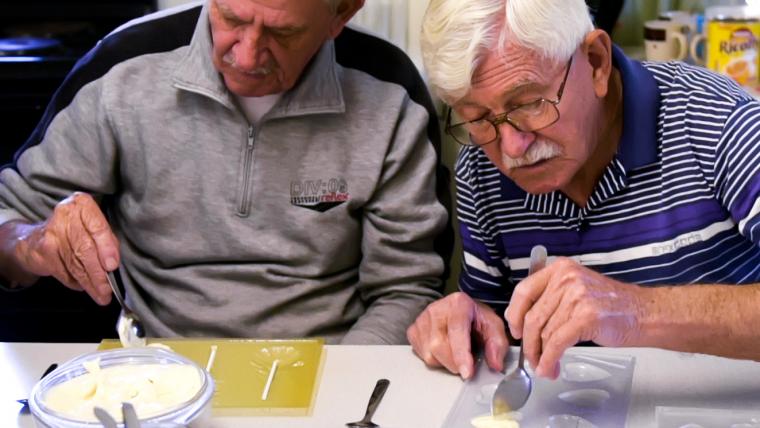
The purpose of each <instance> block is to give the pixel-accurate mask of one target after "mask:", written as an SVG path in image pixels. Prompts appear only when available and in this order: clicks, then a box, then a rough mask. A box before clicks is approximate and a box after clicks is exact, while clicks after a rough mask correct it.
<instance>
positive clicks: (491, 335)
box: [473, 305, 509, 371]
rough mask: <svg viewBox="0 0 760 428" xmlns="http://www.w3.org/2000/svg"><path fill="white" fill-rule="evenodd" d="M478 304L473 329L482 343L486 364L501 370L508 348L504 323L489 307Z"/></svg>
mask: <svg viewBox="0 0 760 428" xmlns="http://www.w3.org/2000/svg"><path fill="white" fill-rule="evenodd" d="M478 306H479V310H478V314H477V316H476V322H475V323H474V327H473V329H474V331H475V334H476V335H478V336H479V337H480V339H481V341H482V342H483V344H484V345H483V346H484V349H485V351H484V352H485V356H486V363H487V364H488V366H489V367H490V368H492V369H493V370H496V371H502V370H503V369H504V358H505V357H506V354H507V350H508V348H509V340H508V339H507V333H506V330H505V329H504V323H503V322H502V320H501V318H500V317H499V316H498V315H496V313H495V312H494V311H493V309H491V308H490V307H488V306H486V305H478Z"/></svg>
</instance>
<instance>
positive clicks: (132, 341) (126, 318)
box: [106, 270, 146, 348]
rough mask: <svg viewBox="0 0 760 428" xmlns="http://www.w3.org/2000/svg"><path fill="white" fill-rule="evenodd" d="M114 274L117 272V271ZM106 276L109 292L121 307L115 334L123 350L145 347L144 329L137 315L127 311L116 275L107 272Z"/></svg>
mask: <svg viewBox="0 0 760 428" xmlns="http://www.w3.org/2000/svg"><path fill="white" fill-rule="evenodd" d="M115 272H118V270H116V271H115ZM106 276H107V278H108V284H109V285H110V286H111V290H112V291H113V294H114V296H116V300H117V301H118V302H119V306H121V313H120V314H119V320H118V321H116V333H117V334H118V335H119V342H121V346H123V347H125V348H129V347H135V346H145V344H146V340H145V329H144V328H143V325H142V323H141V322H140V320H139V319H138V318H137V315H135V313H134V312H132V310H131V309H129V307H128V306H127V302H126V301H125V300H124V297H122V295H121V291H120V290H119V286H118V284H119V283H118V282H117V280H116V275H114V273H113V272H108V273H107V275H106Z"/></svg>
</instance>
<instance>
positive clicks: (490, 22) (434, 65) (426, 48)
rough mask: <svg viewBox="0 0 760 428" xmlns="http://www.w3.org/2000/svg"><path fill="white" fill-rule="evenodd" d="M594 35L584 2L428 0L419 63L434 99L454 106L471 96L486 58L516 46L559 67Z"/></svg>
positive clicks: (581, 0) (582, 0) (558, 0)
mask: <svg viewBox="0 0 760 428" xmlns="http://www.w3.org/2000/svg"><path fill="white" fill-rule="evenodd" d="M593 29H594V25H593V24H592V21H591V15H590V14H589V10H588V7H587V6H586V3H585V2H584V0H431V2H430V5H429V6H428V9H427V11H426V12H425V17H424V19H423V23H422V34H421V44H422V58H423V62H424V64H425V69H426V71H427V74H428V78H429V79H430V84H431V86H432V87H433V90H434V91H435V92H436V93H437V95H438V96H440V97H441V98H443V99H444V100H445V101H447V102H449V103H452V102H455V101H457V100H459V99H461V98H462V97H464V96H465V95H466V94H467V92H469V90H470V82H471V80H472V76H473V73H474V71H475V69H476V68H477V66H478V64H479V63H480V62H481V61H482V59H483V57H484V56H485V55H487V54H488V53H490V52H494V51H495V52H497V53H499V54H500V55H502V56H503V55H505V47H506V46H507V44H515V45H517V46H521V47H524V48H526V49H528V50H530V51H533V52H535V53H537V54H538V55H539V56H540V57H542V58H546V59H548V60H550V61H552V62H555V63H557V64H559V63H561V62H564V61H567V60H568V58H570V56H571V55H572V54H573V52H575V49H576V48H577V47H578V45H580V44H581V42H582V41H583V38H584V37H585V36H586V34H588V33H589V32H590V31H592V30H593Z"/></svg>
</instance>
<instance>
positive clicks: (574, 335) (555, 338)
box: [535, 322, 582, 378]
mask: <svg viewBox="0 0 760 428" xmlns="http://www.w3.org/2000/svg"><path fill="white" fill-rule="evenodd" d="M581 334H582V332H581V331H580V330H579V328H578V325H577V324H575V323H572V322H567V323H564V324H562V325H561V326H560V327H559V329H557V330H556V331H555V332H554V333H552V335H551V336H550V337H548V339H547V340H546V341H545V342H544V349H543V352H542V353H541V358H540V360H539V363H538V365H537V366H536V367H535V373H536V375H537V376H541V377H550V378H551V377H554V378H556V375H557V365H558V364H559V360H560V358H562V354H564V353H565V350H567V348H569V347H571V346H573V345H575V344H576V343H578V341H579V340H580V337H581Z"/></svg>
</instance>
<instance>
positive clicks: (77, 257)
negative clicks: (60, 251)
mask: <svg viewBox="0 0 760 428" xmlns="http://www.w3.org/2000/svg"><path fill="white" fill-rule="evenodd" d="M65 231H66V238H67V239H66V243H67V244H68V248H67V249H65V250H64V251H65V254H64V255H63V259H64V260H66V261H67V264H66V267H67V269H68V271H69V273H70V274H71V276H73V277H74V278H75V279H76V280H77V281H78V282H79V285H80V286H81V287H82V288H83V289H84V291H86V292H87V294H89V295H90V297H92V298H93V299H94V300H95V301H96V302H97V303H98V304H100V305H107V304H108V302H110V301H111V292H110V288H108V286H107V285H106V286H105V287H103V286H102V285H100V284H98V283H99V281H100V280H101V277H102V280H105V272H104V271H103V269H102V267H101V266H100V262H99V260H98V258H97V254H96V252H95V241H93V240H92V238H91V237H90V235H89V234H88V233H87V232H86V231H85V230H84V228H83V226H82V225H81V223H78V222H74V223H70V224H69V225H68V227H67V228H66V229H65Z"/></svg>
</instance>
